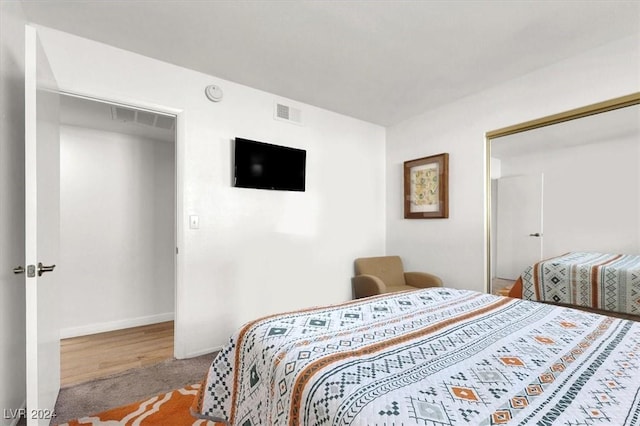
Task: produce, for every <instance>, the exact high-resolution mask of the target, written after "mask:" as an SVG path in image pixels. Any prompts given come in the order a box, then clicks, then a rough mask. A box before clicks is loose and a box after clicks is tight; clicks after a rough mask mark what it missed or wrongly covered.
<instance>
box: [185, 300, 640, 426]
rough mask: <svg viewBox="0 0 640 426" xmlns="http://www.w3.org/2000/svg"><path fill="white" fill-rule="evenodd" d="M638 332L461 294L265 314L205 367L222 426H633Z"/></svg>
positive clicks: (557, 310)
mask: <svg viewBox="0 0 640 426" xmlns="http://www.w3.org/2000/svg"><path fill="white" fill-rule="evenodd" d="M639 374H640V323H637V322H634V321H629V320H623V319H616V318H612V317H607V316H602V315H598V314H594V313H589V312H583V311H578V310H575V309H569V308H564V307H559V306H553V305H549V304H542V303H535V302H530V301H526V300H521V299H514V298H508V297H502V296H494V295H490V294H484V293H478V292H474V291H469V290H457V289H450V288H431V289H424V290H418V291H409V292H403V293H392V294H387V295H382V296H376V297H371V298H366V299H359V300H356V301H350V302H347V303H344V304H341V305H334V306H327V307H319V308H313V309H308V310H302V311H298V312H291V313H286V314H280V315H273V316H269V317H265V318H262V319H259V320H256V321H253V322H250V323H248V324H246V325H244V326H243V327H242V328H240V329H239V330H238V331H237V332H236V333H235V334H234V335H233V336H231V338H230V341H229V343H228V344H227V345H226V346H225V347H224V348H223V349H222V350H221V351H220V353H219V354H218V356H217V357H216V359H215V360H214V361H213V364H212V365H211V367H210V369H209V371H208V373H207V376H206V378H205V380H204V382H203V385H202V386H201V389H200V393H199V394H198V396H197V397H196V399H195V402H194V405H193V407H192V413H193V414H194V416H195V417H198V418H202V419H208V420H212V421H214V422H220V424H225V425H227V424H228V425H239V426H256V425H304V426H314V425H349V424H351V425H379V426H384V425H386V426H393V425H395V426H400V425H404V426H407V425H456V426H460V425H497V424H518V425H525V424H531V425H536V424H542V425H552V424H553V425H587V426H588V425H600V424H615V425H619V426H622V425H637V424H640V381H638V380H637V377H638V375H639Z"/></svg>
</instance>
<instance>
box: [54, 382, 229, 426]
mask: <svg viewBox="0 0 640 426" xmlns="http://www.w3.org/2000/svg"><path fill="white" fill-rule="evenodd" d="M199 388H200V384H195V385H191V386H186V387H184V388H182V389H176V390H174V391H171V392H167V393H165V394H161V395H158V396H154V397H153V398H149V399H147V400H145V401H138V402H134V403H133V404H129V405H125V406H123V407H118V408H114V409H111V410H108V411H103V412H102V413H98V414H95V415H93V416H89V417H83V418H80V419H76V420H71V421H70V422H68V423H62V424H60V425H59V426H94V425H103V426H106V425H110V426H112V425H118V426H133V425H140V426H151V425H171V426H187V425H188V426H215V425H220V423H214V422H210V421H207V420H198V419H196V418H195V417H193V416H192V415H191V412H190V408H191V405H192V404H193V398H195V396H196V394H197V393H198V389H199Z"/></svg>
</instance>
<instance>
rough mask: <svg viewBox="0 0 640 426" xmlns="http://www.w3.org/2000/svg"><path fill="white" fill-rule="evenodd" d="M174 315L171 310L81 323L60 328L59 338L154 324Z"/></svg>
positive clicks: (168, 319) (169, 319) (169, 318)
mask: <svg viewBox="0 0 640 426" xmlns="http://www.w3.org/2000/svg"><path fill="white" fill-rule="evenodd" d="M174 318H175V315H174V313H173V312H166V313H164V314H157V315H149V316H146V317H138V318H129V319H123V320H117V321H109V322H101V323H95V324H88V325H83V326H80V327H69V328H64V329H62V330H60V338H61V339H69V338H71V337H78V336H87V335H89V334H96V333H104V332H107V331H114V330H122V329H124V328H131V327H141V326H143V325H149V324H156V323H159V322H165V321H173V320H174Z"/></svg>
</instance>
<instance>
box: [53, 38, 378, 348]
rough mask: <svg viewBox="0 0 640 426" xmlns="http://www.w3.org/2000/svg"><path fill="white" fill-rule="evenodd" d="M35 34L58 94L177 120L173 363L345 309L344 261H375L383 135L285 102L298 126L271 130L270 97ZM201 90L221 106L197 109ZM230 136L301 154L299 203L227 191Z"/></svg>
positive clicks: (274, 125) (276, 124) (348, 272)
mask: <svg viewBox="0 0 640 426" xmlns="http://www.w3.org/2000/svg"><path fill="white" fill-rule="evenodd" d="M40 33H41V38H42V42H43V45H44V48H45V50H46V52H47V54H48V56H49V60H50V62H51V66H52V69H53V71H54V73H55V75H56V77H57V79H58V84H59V86H60V88H61V89H63V90H67V91H71V92H76V93H82V94H87V95H92V96H95V97H98V98H103V99H108V100H120V101H124V102H125V103H130V104H134V105H136V104H137V105H140V106H146V107H152V108H159V109H160V110H163V109H170V110H172V111H176V112H177V113H178V145H179V146H178V161H179V163H180V164H181V165H182V167H181V169H180V171H179V173H180V176H179V182H181V183H182V187H183V189H184V190H183V192H182V194H180V195H179V199H178V203H179V205H180V206H182V208H181V210H180V211H179V212H178V217H179V220H180V223H179V229H178V231H179V245H180V255H179V257H178V259H179V268H178V274H179V275H180V276H181V280H182V286H181V287H180V288H179V289H178V294H177V297H178V300H179V302H178V306H177V309H176V318H177V321H178V323H179V326H178V329H177V330H176V333H177V338H178V340H179V341H178V342H177V343H178V347H176V351H177V353H178V355H179V356H182V355H195V354H198V353H202V352H205V351H208V350H211V349H213V348H216V347H219V346H221V345H223V344H224V343H226V341H227V339H228V337H229V334H230V333H231V332H232V331H233V329H235V328H236V327H238V326H239V325H241V324H242V323H244V322H246V321H248V320H250V319H253V318H256V317H257V316H261V315H265V314H269V313H273V312H279V311H286V310H292V309H297V308H302V307H307V306H312V305H320V304H328V303H335V302H340V301H344V300H347V299H349V298H351V283H350V278H351V276H352V275H353V259H354V258H356V257H359V256H366V255H374V254H381V253H384V245H385V232H384V226H385V197H384V187H385V162H384V153H385V129H384V128H382V127H380V126H375V125H372V124H370V123H365V122H362V121H359V120H355V119H352V118H349V117H346V116H342V115H339V114H336V113H332V112H329V111H326V110H321V109H319V108H315V107H312V106H309V105H302V104H297V103H295V102H289V103H290V104H291V105H292V106H294V107H297V108H299V109H301V110H302V116H303V120H304V125H303V126H298V125H295V124H290V123H285V122H281V121H276V120H274V119H273V108H274V102H275V101H276V100H281V99H278V98H277V97H276V96H274V95H272V94H269V93H265V92H261V91H258V90H255V89H252V88H249V87H246V86H241V85H238V84H234V83H232V82H229V81H224V80H221V79H217V78H215V77H212V76H208V75H204V74H201V73H198V72H195V71H191V70H187V69H184V68H180V67H177V66H173V65H169V64H167V63H163V62H159V61H156V60H152V59H150V58H146V57H143V56H139V55H136V54H132V53H130V52H126V51H123V50H120V49H116V48H112V47H109V46H106V45H103V44H99V43H96V42H93V41H90V40H87V39H82V38H79V37H76V36H72V35H70V34H65V33H62V32H59V31H55V30H51V29H46V28H41V31H40ZM209 84H218V85H220V86H221V87H222V89H223V91H224V100H223V101H222V102H219V103H212V102H209V101H208V100H207V99H206V97H205V96H204V88H205V87H206V86H207V85H209ZM285 101H286V100H285ZM236 136H239V137H245V138H249V139H255V140H259V141H264V142H270V143H276V144H281V145H287V146H292V147H295V148H303V149H306V150H307V190H306V192H304V193H293V192H286V191H265V190H251V189H241V188H233V187H232V186H231V141H232V139H233V138H234V137H236ZM192 214H197V215H199V216H200V229H198V230H192V229H189V228H188V223H187V221H188V216H189V215H192ZM180 239H181V240H182V242H181V243H180Z"/></svg>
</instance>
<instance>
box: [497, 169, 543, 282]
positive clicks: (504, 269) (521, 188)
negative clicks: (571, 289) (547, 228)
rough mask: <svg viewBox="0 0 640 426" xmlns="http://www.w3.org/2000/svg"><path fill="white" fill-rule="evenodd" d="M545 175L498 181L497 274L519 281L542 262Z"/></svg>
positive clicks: (508, 178)
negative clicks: (523, 274) (518, 279)
mask: <svg viewBox="0 0 640 426" xmlns="http://www.w3.org/2000/svg"><path fill="white" fill-rule="evenodd" d="M542 188H543V175H542V174H538V175H518V176H508V177H504V178H500V179H498V211H497V227H498V230H497V233H496V234H497V235H496V240H497V241H496V243H497V248H496V274H495V277H494V278H502V279H508V280H516V279H517V278H518V277H519V276H520V274H521V273H522V271H524V269H525V268H526V267H527V266H529V265H531V264H533V263H534V262H538V261H540V260H541V259H542V238H543V237H542Z"/></svg>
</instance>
